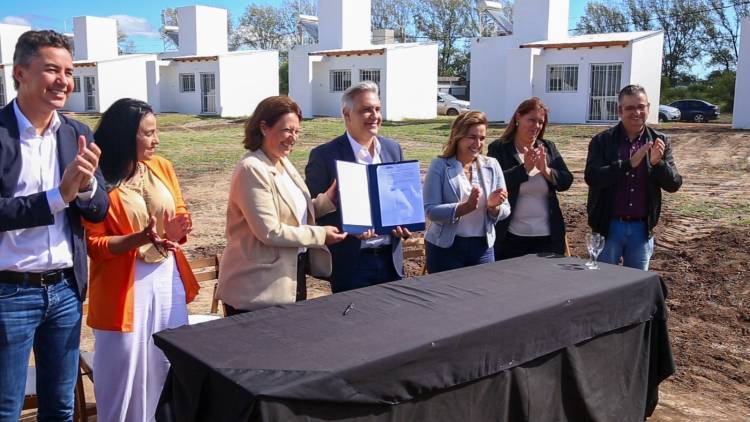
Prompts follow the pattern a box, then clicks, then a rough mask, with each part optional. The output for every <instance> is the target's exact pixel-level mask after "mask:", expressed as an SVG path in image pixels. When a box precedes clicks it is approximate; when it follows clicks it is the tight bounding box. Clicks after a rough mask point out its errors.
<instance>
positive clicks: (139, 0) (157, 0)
mask: <svg viewBox="0 0 750 422" xmlns="http://www.w3.org/2000/svg"><path fill="white" fill-rule="evenodd" d="M303 1H305V0H303ZM0 3H1V4H2V6H1V7H0V22H4V23H21V24H26V25H31V26H32V27H33V28H34V29H54V30H57V31H64V32H71V33H72V32H73V17H75V16H82V15H92V16H111V17H115V18H116V19H117V20H118V22H119V23H120V28H121V30H123V31H124V32H125V33H127V34H128V36H129V37H130V39H132V40H133V41H134V42H135V45H136V51H138V52H159V51H162V49H163V44H162V41H161V39H160V38H159V34H158V30H159V26H160V25H161V22H160V12H161V10H162V9H164V8H167V7H176V6H185V5H189V4H194V3H193V2H191V1H189V0H187V1H186V0H181V1H177V2H175V1H174V0H124V1H113V0H100V1H93V0H79V1H60V0H0ZM197 3H198V4H203V5H206V6H216V7H223V8H225V9H227V10H229V12H230V13H231V14H232V16H233V17H234V18H235V20H236V19H237V18H239V16H240V15H242V13H243V11H244V9H245V7H246V6H247V5H248V4H250V3H255V4H273V5H278V4H280V3H281V0H202V1H200V2H197ZM585 4H586V0H570V27H574V26H575V25H576V23H577V21H578V18H579V17H580V16H581V15H582V14H583V8H584V6H585Z"/></svg>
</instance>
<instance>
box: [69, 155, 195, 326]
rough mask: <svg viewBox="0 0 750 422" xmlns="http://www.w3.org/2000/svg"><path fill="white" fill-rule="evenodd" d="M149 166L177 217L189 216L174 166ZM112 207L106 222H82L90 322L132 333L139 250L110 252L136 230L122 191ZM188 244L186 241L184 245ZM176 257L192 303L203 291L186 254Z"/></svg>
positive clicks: (160, 162)
mask: <svg viewBox="0 0 750 422" xmlns="http://www.w3.org/2000/svg"><path fill="white" fill-rule="evenodd" d="M145 164H146V166H147V167H148V168H149V170H151V171H152V172H153V173H154V175H156V177H157V178H159V180H161V181H162V182H163V183H164V184H165V185H166V186H167V188H168V189H169V191H170V192H171V193H172V198H174V202H175V211H176V213H177V214H188V210H187V207H186V206H185V201H183V199H182V193H181V192H180V185H179V183H178V182H177V176H176V175H175V173H174V169H173V168H172V163H170V162H169V160H167V159H165V158H162V157H159V156H153V157H152V158H151V159H150V160H147V161H145ZM109 204H110V205H109V211H108V212H107V218H106V219H105V220H104V221H102V222H100V223H91V222H89V221H87V220H82V221H83V225H84V227H85V228H86V244H87V246H88V253H89V257H90V258H91V262H90V271H89V273H90V277H89V316H88V320H87V322H88V325H89V326H90V327H91V328H96V329H99V330H110V331H124V332H132V331H133V293H134V287H133V285H134V282H135V260H136V259H137V258H136V250H135V249H133V250H130V251H128V252H126V253H124V254H122V255H113V254H112V253H111V252H110V250H109V240H110V239H111V238H112V236H121V235H127V234H131V233H133V232H134V230H133V226H132V225H131V224H130V220H129V219H128V217H127V214H126V213H125V209H124V207H123V203H122V200H121V199H120V191H119V189H112V191H111V192H110V193H109ZM186 240H187V239H182V240H181V242H180V243H184V242H185V241H186ZM174 257H175V261H176V263H177V269H178V271H179V272H180V277H181V278H182V283H183V285H184V286H185V299H186V302H187V303H190V302H191V301H192V300H193V299H194V298H195V296H196V295H197V294H198V289H199V288H200V287H199V286H198V282H197V281H196V279H195V276H194V275H193V271H192V270H191V269H190V265H189V264H188V262H187V259H186V258H185V254H184V253H183V252H182V250H181V249H180V250H178V251H177V252H176V253H175V254H174Z"/></svg>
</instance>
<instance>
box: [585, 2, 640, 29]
mask: <svg viewBox="0 0 750 422" xmlns="http://www.w3.org/2000/svg"><path fill="white" fill-rule="evenodd" d="M629 29H630V25H629V24H628V18H627V17H626V16H625V13H623V12H622V10H620V9H619V8H618V7H617V6H610V5H606V4H604V3H600V2H598V1H592V2H589V3H587V4H586V9H585V10H584V15H583V16H582V17H581V20H580V21H578V27H577V28H576V32H577V33H578V34H603V33H607V32H627V31H629Z"/></svg>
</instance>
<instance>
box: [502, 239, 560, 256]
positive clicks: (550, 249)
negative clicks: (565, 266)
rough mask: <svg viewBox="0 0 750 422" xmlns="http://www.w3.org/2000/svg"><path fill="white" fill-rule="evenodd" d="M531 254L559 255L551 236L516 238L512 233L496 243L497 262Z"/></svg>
mask: <svg viewBox="0 0 750 422" xmlns="http://www.w3.org/2000/svg"><path fill="white" fill-rule="evenodd" d="M530 253H557V252H556V251H555V247H554V245H553V244H552V237H551V236H516V235H515V234H513V233H511V232H507V233H506V234H505V239H503V240H502V241H501V242H495V260H496V261H500V260H502V259H509V258H515V257H518V256H524V255H527V254H530Z"/></svg>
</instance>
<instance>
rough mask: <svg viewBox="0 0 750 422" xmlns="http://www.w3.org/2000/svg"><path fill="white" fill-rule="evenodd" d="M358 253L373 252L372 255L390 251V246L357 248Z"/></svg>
mask: <svg viewBox="0 0 750 422" xmlns="http://www.w3.org/2000/svg"><path fill="white" fill-rule="evenodd" d="M359 251H360V253H367V254H373V255H380V254H385V253H391V246H390V245H388V246H380V247H377V248H362V249H360V250H359Z"/></svg>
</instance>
